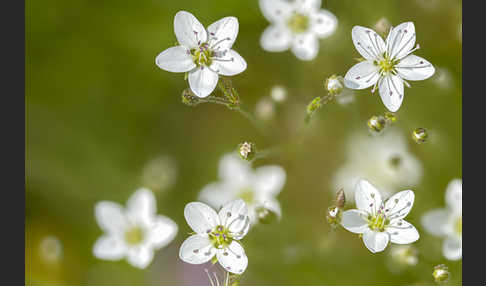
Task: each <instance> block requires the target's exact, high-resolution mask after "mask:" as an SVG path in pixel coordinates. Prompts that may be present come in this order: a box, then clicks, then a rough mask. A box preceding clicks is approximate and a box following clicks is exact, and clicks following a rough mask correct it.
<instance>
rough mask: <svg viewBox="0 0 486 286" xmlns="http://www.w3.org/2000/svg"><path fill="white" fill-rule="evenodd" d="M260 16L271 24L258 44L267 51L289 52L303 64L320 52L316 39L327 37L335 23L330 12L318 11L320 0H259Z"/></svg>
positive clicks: (334, 28) (335, 26) (335, 20)
mask: <svg viewBox="0 0 486 286" xmlns="http://www.w3.org/2000/svg"><path fill="white" fill-rule="evenodd" d="M259 3H260V9H261V11H262V13H263V16H265V18H266V19H267V20H268V21H269V22H270V23H271V25H270V26H269V27H267V28H266V29H265V31H264V32H263V34H262V36H261V38H260V45H261V46H262V48H263V49H264V50H266V51H268V52H283V51H286V50H288V49H291V50H292V52H293V53H294V55H295V56H296V57H297V58H298V59H300V60H304V61H310V60H313V59H314V58H315V57H316V56H317V53H318V51H319V38H326V37H329V36H330V35H332V34H333V33H334V31H335V30H336V28H337V24H338V20H337V18H336V16H334V14H332V13H331V12H329V11H327V10H324V9H320V7H321V0H295V1H292V2H289V1H283V0H260V2H259Z"/></svg>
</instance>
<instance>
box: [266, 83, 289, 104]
mask: <svg viewBox="0 0 486 286" xmlns="http://www.w3.org/2000/svg"><path fill="white" fill-rule="evenodd" d="M270 97H271V98H272V99H273V101H275V102H279V103H280V102H284V101H285V100H286V99H287V90H286V89H285V87H283V86H280V85H276V86H274V87H272V90H271V91H270Z"/></svg>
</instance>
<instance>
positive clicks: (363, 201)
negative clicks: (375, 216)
mask: <svg viewBox="0 0 486 286" xmlns="http://www.w3.org/2000/svg"><path fill="white" fill-rule="evenodd" d="M354 201H355V202H356V207H357V208H358V209H359V210H361V211H366V212H367V213H375V212H374V210H378V209H379V207H380V205H381V195H380V192H378V190H377V189H376V188H375V186H373V185H372V184H371V183H370V182H368V181H366V180H359V181H358V183H357V184H356V190H355V191H354Z"/></svg>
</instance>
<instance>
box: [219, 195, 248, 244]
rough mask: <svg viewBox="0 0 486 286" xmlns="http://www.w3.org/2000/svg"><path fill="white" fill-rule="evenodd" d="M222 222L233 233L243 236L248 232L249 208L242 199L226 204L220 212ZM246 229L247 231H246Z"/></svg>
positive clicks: (239, 236)
mask: <svg viewBox="0 0 486 286" xmlns="http://www.w3.org/2000/svg"><path fill="white" fill-rule="evenodd" d="M218 215H219V219H220V221H221V223H222V224H223V225H224V226H225V227H227V228H228V230H229V231H230V232H232V233H235V234H237V237H238V238H242V237H243V236H245V235H246V232H248V224H249V223H250V222H249V219H250V218H249V217H248V208H247V207H246V204H245V202H244V201H243V200H242V199H236V200H234V201H231V202H229V203H227V204H225V205H224V206H223V207H222V208H221V210H220V211H219V213H218ZM245 231H246V232H245Z"/></svg>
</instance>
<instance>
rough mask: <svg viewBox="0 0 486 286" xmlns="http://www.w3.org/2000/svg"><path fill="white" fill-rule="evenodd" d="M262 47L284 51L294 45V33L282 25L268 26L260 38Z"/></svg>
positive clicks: (266, 49) (273, 50) (269, 50)
mask: <svg viewBox="0 0 486 286" xmlns="http://www.w3.org/2000/svg"><path fill="white" fill-rule="evenodd" d="M260 45H261V46H262V49H264V50H265V51H267V52H283V51H286V50H288V49H289V48H290V46H291V45H292V33H291V32H290V31H289V30H288V29H287V28H285V26H284V25H283V24H281V25H271V26H268V27H267V28H266V29H265V31H263V33H262V36H261V38H260Z"/></svg>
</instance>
